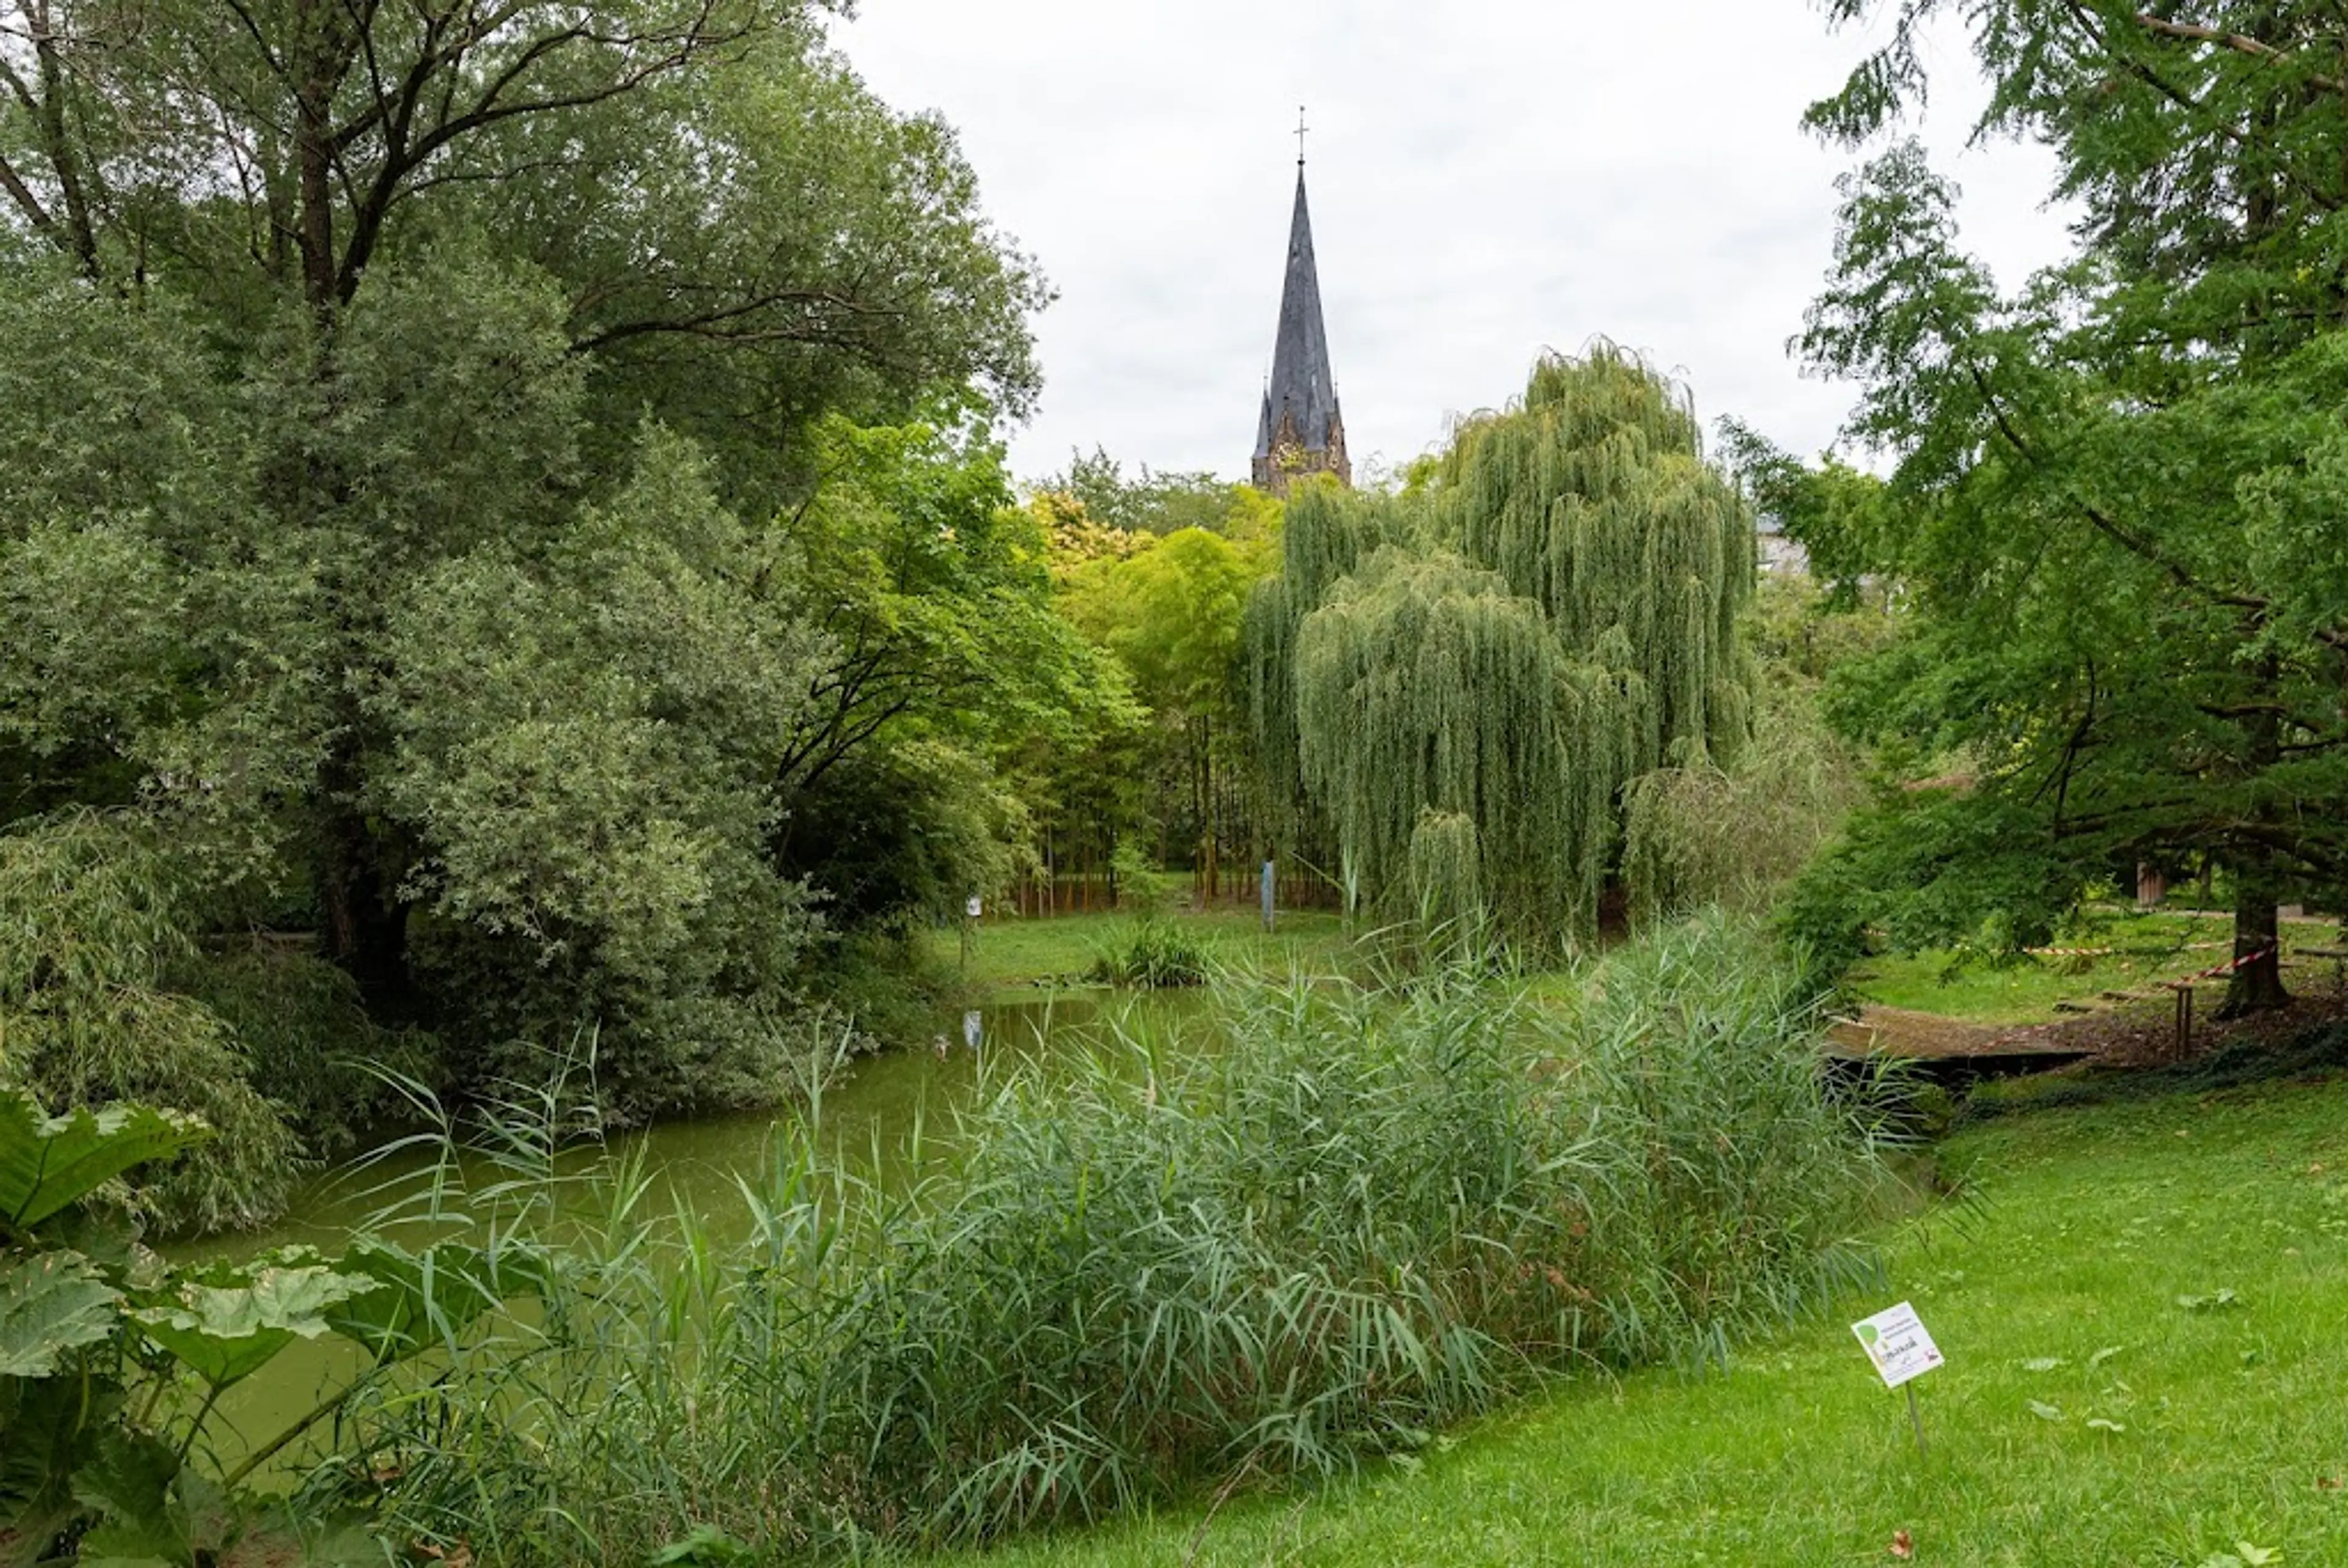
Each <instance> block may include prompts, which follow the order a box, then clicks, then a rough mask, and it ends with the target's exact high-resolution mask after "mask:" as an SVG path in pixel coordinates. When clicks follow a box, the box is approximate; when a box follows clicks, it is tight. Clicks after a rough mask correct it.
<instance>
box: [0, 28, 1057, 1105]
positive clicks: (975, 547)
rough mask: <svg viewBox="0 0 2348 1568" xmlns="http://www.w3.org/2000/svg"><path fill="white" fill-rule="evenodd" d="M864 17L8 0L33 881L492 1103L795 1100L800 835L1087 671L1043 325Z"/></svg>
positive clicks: (2, 768) (6, 249)
mask: <svg viewBox="0 0 2348 1568" xmlns="http://www.w3.org/2000/svg"><path fill="white" fill-rule="evenodd" d="M828 9H829V7H827V6H825V5H820V4H818V3H815V0H623V3H621V4H615V5H597V6H592V7H589V6H578V5H552V4H545V3H541V0H416V3H414V4H404V5H378V4H375V3H373V0H162V3H160V4H151V5H150V4H138V5H131V4H124V3H119V0H0V341H5V343H7V344H8V352H7V353H6V354H0V831H5V832H10V833H15V834H20V835H37V834H40V833H44V832H47V831H50V830H51V829H52V828H53V827H55V826H56V825H57V824H58V823H60V822H63V823H66V824H67V825H68V826H69V825H71V823H72V822H73V821H76V820H78V819H77V818H67V817H65V816H62V815H59V814H61V813H64V812H66V811H67V810H68V809H69V808H87V807H96V808H99V809H101V810H106V811H112V812H115V813H118V814H122V815H126V816H127V817H135V818H136V819H137V824H136V826H137V829H138V831H137V833H136V834H134V835H131V837H130V838H129V839H126V840H125V841H126V842H129V841H133V840H135V842H138V843H139V844H142V845H161V846H163V850H164V852H165V853H167V854H168V856H170V859H171V860H172V862H173V865H174V871H173V875H174V876H175V878H176V880H175V882H174V884H173V886H174V887H175V888H176V889H178V890H179V892H178V894H177V895H176V896H175V897H174V899H173V900H172V901H171V903H170V908H171V909H173V910H174V911H175V912H177V913H178V914H179V915H180V916H181V917H184V918H185V919H186V920H187V921H189V922H190V923H191V930H192V931H194V932H195V933H197V934H199V935H201V937H202V938H203V939H202V940H201V941H196V942H194V943H193V945H192V946H190V945H184V944H183V945H182V946H181V947H180V948H174V949H173V950H174V951H175V952H183V953H194V954H196V955H197V956H198V957H199V958H201V957H202V956H203V955H205V954H209V953H211V952H214V951H216V950H217V948H218V946H219V941H220V938H221V932H223V931H224V930H237V931H242V932H249V931H251V930H252V928H254V927H264V928H266V927H287V926H293V927H298V928H307V929H314V931H315V932H316V934H317V938H318V946H319V948H320V950H321V952H322V953H323V955H324V957H326V958H330V959H332V960H333V962H334V963H335V965H337V966H338V967H339V968H341V970H342V971H343V972H344V973H345V974H346V975H347V976H349V977H351V979H353V980H354V981H355V984H356V986H357V987H358V988H359V989H360V991H361V992H362V993H363V994H364V996H365V997H366V999H367V1000H368V1002H369V1004H370V1005H371V1007H373V1009H375V1011H376V1015H377V1016H378V1017H380V1018H385V1019H400V1020H422V1021H425V1022H427V1023H430V1024H432V1025H434V1026H436V1027H440V1028H443V1029H445V1030H448V1031H449V1038H450V1039H451V1040H458V1041H462V1042H465V1043H466V1044H467V1045H468V1046H469V1047H470V1048H472V1050H473V1055H472V1056H471V1058H470V1059H469V1067H471V1068H472V1069H474V1070H476V1071H486V1070H488V1069H489V1068H490V1067H494V1066H495V1065H496V1062H495V1061H494V1060H493V1059H489V1058H483V1057H482V1056H480V1055H479V1052H480V1051H481V1050H486V1049H487V1048H489V1046H491V1045H493V1044H495V1043H496V1042H498V1041H502V1040H512V1039H517V1038H521V1037H524V1036H529V1037H534V1038H536V1039H538V1040H541V1041H551V1042H552V1043H556V1044H560V1043H561V1040H563V1039H564V1038H567V1037H569V1036H570V1035H571V1034H572V1031H573V1030H574V1029H576V1028H578V1027H579V1026H581V1025H583V1024H586V1023H590V1022H597V1021H600V1022H601V1023H602V1025H603V1026H604V1029H603V1033H602V1040H603V1061H604V1066H605V1068H606V1070H607V1077H608V1079H609V1081H610V1082H611V1083H612V1084H613V1086H614V1092H615V1094H616V1096H617V1099H618V1101H619V1102H621V1103H623V1105H624V1108H626V1109H629V1110H631V1111H646V1110H650V1109H654V1108H657V1107H659V1106H662V1105H667V1104H684V1103H694V1102H707V1101H712V1100H725V1101H738V1100H744V1099H749V1098H757V1097H762V1096H765V1095H767V1094H768V1093H770V1092H771V1091H772V1090H773V1087H774V1084H773V1080H774V1078H775V1077H776V1076H777V1074H776V1071H775V1061H776V1054H775V1050H774V1049H773V1048H774V1047H775V1044H776V1042H777V1040H778V1039H779V1036H780V1031H781V1030H784V1029H785V1028H786V1026H787V1025H788V1024H789V1023H790V1012H791V1008H792V1005H793V1003H794V1001H795V999H796V998H797V995H798V992H797V989H796V980H795V979H794V976H795V974H796V972H797V970H798V968H799V967H801V966H802V964H803V960H804V958H805V956H806V954H807V953H808V950H809V944H810V943H811V942H813V941H814V940H816V938H817V936H818V932H819V925H820V924H821V923H822V922H823V921H824V920H825V919H826V918H827V917H831V918H834V919H836V920H839V921H840V922H841V923H845V920H846V918H847V917H848V916H849V914H850V902H851V901H850V899H849V898H848V897H846V896H845V895H844V894H842V893H841V892H840V891H839V889H836V888H833V887H829V886H825V885H824V884H823V881H822V879H821V878H820V877H819V876H817V875H816V873H817V872H818V871H819V870H820V871H825V872H827V873H828V872H829V871H832V870H838V871H839V872H840V876H839V880H840V881H841V883H842V884H843V885H844V884H845V882H846V880H847V879H848V876H849V872H848V869H847V868H841V867H838V866H823V867H819V866H814V865H812V864H811V862H810V858H809V856H808V855H807V854H806V853H804V852H803V849H802V847H801V846H803V845H805V843H806V839H805V838H804V837H803V836H802V837H797V838H795V837H794V834H793V831H792V828H793V824H794V823H795V822H798V821H799V820H801V819H802V818H805V817H808V816H810V815H813V814H815V813H816V812H817V810H818V808H819V805H821V804H822V799H821V797H822V793H823V792H824V791H825V790H827V789H830V788H832V787H833V786H834V784H836V782H837V781H838V780H839V778H841V777H843V776H844V774H842V769H843V768H844V767H845V766H846V765H847V764H848V763H849V762H850V760H851V759H852V758H856V757H859V756H861V757H863V758H865V759H867V760H868V761H871V759H876V758H879V757H880V754H881V753H884V752H889V751H890V750H891V748H895V750H896V753H897V758H898V760H897V761H896V762H894V763H891V765H889V766H881V765H880V764H879V763H878V762H871V765H867V766H865V767H863V768H862V770H861V774H860V776H861V777H864V778H867V779H870V778H875V777H878V778H881V779H883V780H887V779H896V780H899V781H900V782H902V781H904V780H905V779H906V778H907V777H908V774H907V769H906V767H905V766H903V765H901V759H902V756H903V754H904V753H906V752H907V750H908V749H918V748H922V747H928V748H932V750H931V751H930V752H928V753H923V754H925V755H930V756H937V755H939V754H941V753H939V752H938V751H937V750H936V748H940V747H944V748H950V749H952V750H953V756H954V764H953V767H949V766H945V765H941V766H938V767H933V768H930V769H928V770H927V773H928V775H929V776H930V777H931V778H932V779H942V778H945V777H947V776H950V775H953V772H954V767H961V766H965V765H966V766H967V767H969V768H972V769H974V770H975V774H976V776H978V777H979V778H980V779H981V782H982V784H983V781H984V777H985V775H986V774H987V773H988V770H989V769H990V768H991V767H992V765H993V759H994V755H995V753H998V752H1000V751H1002V750H1004V748H1006V747H1007V746H1008V745H1010V744H1011V741H1010V739H1009V738H1007V735H1006V732H1007V731H1009V730H1011V729H1013V728H1014V727H1015V726H1016V725H1017V724H1019V723H1025V722H1027V721H1030V720H1036V719H1037V716H1038V715H1045V714H1048V713H1049V712H1052V711H1054V709H1055V708H1056V704H1057V703H1058V702H1059V699H1060V698H1061V697H1062V696H1064V695H1066V689H1068V688H1070V687H1071V686H1072V684H1081V683H1082V682H1083V681H1084V680H1086V678H1087V675H1088V672H1089V670H1090V666H1089V665H1088V664H1087V663H1086V656H1085V654H1084V651H1083V650H1082V648H1081V645H1080V644H1078V643H1077V642H1076V639H1075V638H1074V636H1073V634H1069V633H1066V629H1065V628H1058V623H1057V622H1056V621H1053V620H1051V617H1050V598H1049V584H1048V582H1047V580H1046V579H1045V569H1044V565H1043V562H1042V550H1041V548H1040V545H1037V546H1035V547H1033V548H1029V547H1026V546H1023V545H1022V544H1021V543H1020V541H1019V538H1017V536H1016V531H1015V529H1014V531H1013V532H1010V533H1005V532H1003V531H1002V530H999V529H996V528H994V514H995V513H996V512H998V511H1002V510H1004V509H1006V504H1007V501H1008V495H1007V488H1006V487H1005V485H1004V480H1003V477H1002V472H1001V463H1000V454H999V452H998V451H996V450H995V449H994V446H992V445H991V444H990V443H989V442H988V441H987V440H986V439H985V437H984V436H983V431H984V428H985V426H986V425H987V424H988V422H989V421H990V419H992V418H993V417H994V416H997V415H1003V414H1005V413H1009V414H1014V415H1015V414H1016V413H1018V412H1019V411H1021V410H1022V409H1024V408H1025V405H1026V404H1027V401H1028V400H1029V398H1030V397H1031V396H1032V395H1033V392H1034V390H1035V384H1036V377H1035V366H1034V363H1033V360H1032V357H1031V354H1030V343H1029V339H1028V335H1027V317H1028V315H1029V313H1030V312H1031V311H1032V310H1033V309H1034V308H1035V306H1036V305H1038V304H1039V303H1040V302H1042V299H1043V297H1044V289H1043V285H1042V283H1041V282H1040V280H1039V279H1038V278H1037V276H1036V274H1035V271H1034V269H1033V267H1032V266H1031V264H1030V263H1029V262H1028V261H1026V260H1025V258H1024V257H1023V256H1021V255H1020V254H1019V253H1018V252H1017V251H1015V250H1014V249H1013V248H1012V247H1011V246H1010V245H1009V244H1008V243H1007V242H1006V241H1004V239H1003V238H1002V237H1001V236H1000V235H998V234H996V233H995V232H994V231H993V229H992V228H991V227H990V226H989V225H988V223H987V222H986V221H985V220H984V219H983V216H982V215H981V213H980V211H979V210H978V207H977V201H976V191H975V185H974V181H973V177H972V174H971V171H970V169H969V168H968V166H967V165H966V164H965V163H964V162H963V159H962V157H961V155H960V153H959V151H958V149H957V148H956V146H955V142H954V138H953V134H952V132H951V131H950V130H949V129H948V128H946V127H945V126H943V125H942V123H940V122H938V121H937V120H935V119H934V118H926V117H911V118H907V117H902V116H899V115H896V114H894V113H892V112H891V111H890V110H889V109H888V108H886V107H885V106H883V105H881V104H880V103H879V102H878V101H876V100H875V99H874V98H873V97H871V95H870V93H868V92H867V91H866V90H865V89H864V87H862V85H861V84H860V82H859V81H858V80H857V79H856V77H854V75H853V74H852V73H851V72H850V70H849V69H848V67H846V65H845V64H844V62H842V61H841V60H840V59H839V57H838V56H836V55H834V54H833V53H831V52H830V51H829V47H828V46H827V44H826V41H825V34H824V31H823V28H824V24H825V21H826V12H827V10H828ZM940 431H945V432H949V433H952V434H950V435H946V436H941V435H940V434H939V433H940ZM1038 626H1042V627H1043V628H1044V630H1045V631H1047V632H1049V631H1053V630H1054V629H1055V628H1058V630H1057V633H1056V635H1058V639H1059V640H1058V641H1053V640H1052V638H1051V637H1048V636H1046V637H1042V638H1041V639H1040V641H1039V639H1038V637H1031V636H1028V635H1026V634H1027V633H1028V632H1031V631H1034V630H1035V629H1036V628H1037V627H1038ZM1038 647H1041V648H1042V652H1041V653H1040V654H1038V653H1037V652H1036V651H1035V650H1036V649H1037V648H1038ZM965 697H968V698H970V699H972V700H970V701H967V702H966V701H964V700H963V699H964V698H965ZM1039 722H1040V721H1039ZM882 787H884V788H887V787H889V786H887V785H885V784H884V785H883V786H882ZM908 798H910V797H908ZM957 822H958V823H959V824H960V825H961V826H967V825H968V821H967V820H965V819H963V818H958V819H957ZM918 828H919V825H918V824H917V825H916V834H915V835H916V836H919V833H918ZM955 831H956V832H959V831H960V827H959V826H958V827H957V828H956V830H955ZM998 836H999V835H998ZM967 837H968V835H963V839H961V840H956V842H963V841H964V840H967ZM950 838H953V834H948V833H941V834H939V835H935V837H934V839H933V842H943V841H946V840H948V839H950ZM91 842H94V843H95V842H100V840H99V839H98V838H92V839H91ZM973 853H975V848H974V847H973ZM957 876H959V873H957ZM882 902H883V903H886V902H888V897H887V896H882ZM859 908H861V906H859ZM193 989H197V990H201V989H202V988H201V987H195V988H193ZM19 1000H21V1001H22V1004H23V1005H24V1006H26V1007H27V1008H32V1007H46V1006H48V1005H49V1003H48V1002H47V1001H44V1000H42V999H40V998H37V997H31V996H30V995H29V993H28V995H27V997H26V998H25V999H19ZM10 1005H12V1004H11V1002H10V1000H9V999H8V998H6V997H5V996H0V1012H5V1009H6V1008H7V1007H8V1006H10ZM175 1016H176V1015H175ZM0 1027H5V1020H0ZM214 1034H215V1035H217V1034H218V1031H217V1030H215V1031H214ZM190 1038H191V1040H192V1039H193V1038H194V1037H193V1035H191V1037H190ZM208 1038H209V1037H208ZM222 1038H225V1037H222ZM485 1064H486V1065H485ZM14 1065H15V1066H21V1065H22V1064H21V1062H17V1063H15V1064H14ZM11 1069H12V1064H11V1063H10V1062H8V1061H0V1074H5V1073H6V1072H8V1071H11ZM460 1076H463V1074H460Z"/></svg>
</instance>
